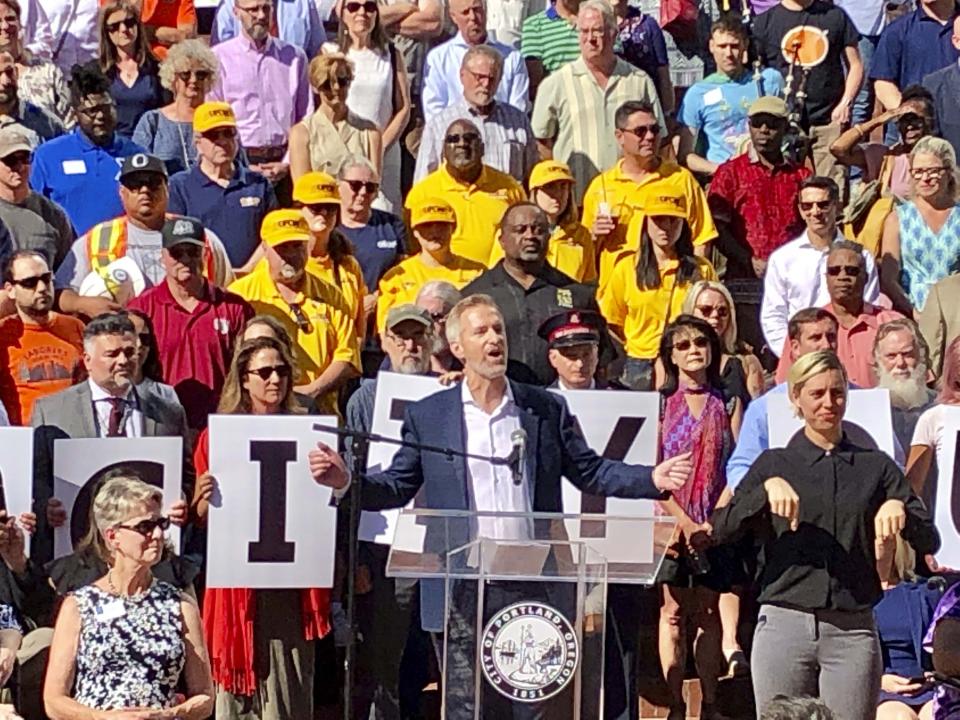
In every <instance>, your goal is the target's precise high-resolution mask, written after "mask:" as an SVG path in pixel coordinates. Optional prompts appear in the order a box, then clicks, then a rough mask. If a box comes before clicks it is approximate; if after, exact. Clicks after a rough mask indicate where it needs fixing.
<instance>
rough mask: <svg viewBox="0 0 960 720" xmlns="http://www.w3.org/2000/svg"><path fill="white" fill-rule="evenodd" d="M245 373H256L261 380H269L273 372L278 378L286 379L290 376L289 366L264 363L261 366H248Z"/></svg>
mask: <svg viewBox="0 0 960 720" xmlns="http://www.w3.org/2000/svg"><path fill="white" fill-rule="evenodd" d="M247 373H248V374H250V375H256V376H257V377H259V378H260V379H261V380H269V379H270V378H271V377H273V374H274V373H276V374H277V377H278V378H280V379H281V380H286V379H287V378H289V377H290V366H289V365H264V366H263V367H258V368H250V369H249V370H247Z"/></svg>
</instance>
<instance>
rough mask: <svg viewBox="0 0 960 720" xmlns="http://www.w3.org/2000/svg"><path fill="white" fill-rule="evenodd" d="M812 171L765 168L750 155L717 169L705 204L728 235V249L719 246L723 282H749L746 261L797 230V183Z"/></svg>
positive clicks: (760, 255) (751, 273)
mask: <svg viewBox="0 0 960 720" xmlns="http://www.w3.org/2000/svg"><path fill="white" fill-rule="evenodd" d="M811 174H812V173H811V172H810V170H809V169H808V168H806V167H803V166H801V165H793V164H791V163H786V162H785V163H783V164H781V165H777V166H776V167H773V168H768V167H767V166H766V165H764V164H763V163H761V162H760V159H759V157H758V156H757V155H756V154H755V153H753V152H747V153H744V154H743V155H739V156H737V157H735V158H733V159H732V160H728V161H727V162H725V163H723V164H722V165H720V167H718V168H717V172H716V174H715V175H714V176H713V180H712V181H711V182H710V190H709V192H708V193H707V203H708V204H709V206H710V212H711V213H712V214H713V217H714V220H716V221H717V225H720V222H721V221H723V225H724V226H726V227H727V228H728V229H729V231H730V232H731V233H732V234H733V238H732V239H733V241H734V242H735V244H736V247H734V248H727V247H726V245H727V243H724V244H723V246H720V248H721V251H722V252H723V254H724V255H726V256H727V259H728V263H727V275H726V278H727V279H743V278H755V277H756V274H755V273H754V271H753V267H752V265H751V263H750V258H751V257H756V258H760V259H761V260H766V259H767V258H768V257H770V253H772V252H773V251H774V250H776V249H777V248H778V247H780V246H781V245H783V244H784V243H786V242H787V241H788V240H792V239H793V238H795V237H796V236H797V235H799V234H800V233H801V232H803V221H802V220H801V218H800V212H799V211H798V210H797V196H798V195H799V193H800V185H801V184H802V183H803V181H804V180H806V179H807V178H808V177H810V175H811Z"/></svg>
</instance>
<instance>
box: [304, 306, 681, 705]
mask: <svg viewBox="0 0 960 720" xmlns="http://www.w3.org/2000/svg"><path fill="white" fill-rule="evenodd" d="M446 333H447V339H448V340H449V342H450V350H451V351H452V352H453V354H454V355H455V356H456V357H457V359H459V360H460V361H461V362H462V363H463V366H464V377H463V382H462V383H461V384H460V385H457V386H454V387H452V388H450V389H448V390H443V391H440V392H438V393H435V394H434V395H431V396H429V397H427V398H425V399H423V400H421V401H419V402H416V403H412V404H411V405H409V406H407V408H406V414H405V418H404V423H403V429H402V438H403V441H404V442H406V443H409V444H410V446H403V447H401V448H400V449H399V450H398V451H397V454H396V455H395V456H394V458H393V462H392V463H391V465H390V467H389V468H388V469H386V470H385V471H383V472H380V473H376V474H373V475H370V476H367V477H365V478H364V480H363V492H362V502H363V507H364V509H367V510H382V509H386V508H397V507H403V506H404V505H406V504H407V503H409V502H410V501H411V500H412V499H413V498H414V496H415V495H417V493H418V492H420V496H419V499H418V505H420V506H422V507H426V508H431V509H443V510H474V511H494V512H531V511H532V512H561V511H562V508H563V506H562V501H561V482H562V478H563V477H566V478H568V479H569V480H570V481H571V482H573V483H574V484H575V485H576V486H577V487H579V488H580V489H581V490H582V491H584V492H588V493H593V494H597V495H611V496H617V497H625V498H650V499H664V498H665V497H666V493H669V492H671V491H672V490H676V489H678V488H680V487H682V486H683V484H684V483H685V482H686V481H687V477H688V476H689V474H690V472H691V462H690V456H689V453H687V454H684V455H678V456H676V457H673V458H670V459H668V460H665V461H664V462H662V463H661V464H660V465H658V466H656V467H655V468H650V467H644V466H640V465H628V464H626V463H622V462H616V461H613V460H607V459H604V458H602V457H600V456H599V455H598V454H597V453H595V452H594V451H593V450H591V449H590V448H589V447H588V446H587V443H586V441H585V440H584V438H583V437H582V435H581V434H580V433H579V431H578V430H577V428H576V422H575V418H574V417H573V416H572V415H571V414H570V412H569V410H568V409H567V405H566V402H565V401H564V400H563V398H562V397H559V396H558V395H556V394H555V393H551V392H549V391H548V390H545V389H542V388H536V387H532V386H530V385H524V384H520V383H515V382H511V381H508V380H507V378H506V369H507V337H506V331H505V328H504V320H503V316H502V315H501V313H500V310H499V309H498V308H497V306H496V304H495V303H494V301H493V299H492V298H490V297H489V296H488V295H472V296H470V297H467V298H465V299H464V300H461V301H460V302H459V303H457V305H456V306H455V307H454V308H453V310H451V311H450V315H449V316H448V318H447V325H446ZM416 444H426V445H432V446H439V447H443V448H449V449H451V450H453V451H457V452H465V453H468V454H469V455H470V456H472V457H470V458H459V457H454V458H450V457H448V456H447V455H445V454H442V453H438V452H430V451H427V450H420V449H417V448H415V447H413V445H416ZM511 453H513V457H515V458H518V460H519V462H516V463H513V464H512V465H509V466H508V465H506V464H499V463H495V462H490V461H489V460H483V459H481V458H491V457H492V458H505V457H507V456H510V455H511ZM310 464H311V471H312V472H313V475H314V477H316V478H319V481H320V482H322V483H323V484H325V485H328V486H330V487H332V488H334V489H340V490H342V489H343V488H345V487H346V486H347V485H348V484H349V482H350V476H349V473H348V472H347V469H346V466H345V464H344V462H343V459H342V458H341V457H340V456H339V455H338V454H337V453H336V452H335V451H334V450H332V449H331V448H329V447H326V446H323V445H321V450H320V452H319V453H314V454H312V456H311V463H310ZM421 487H422V488H423V489H422V491H421ZM531 524H532V523H528V522H527V521H526V520H525V519H522V518H482V519H480V520H479V523H478V525H479V526H478V527H477V535H478V537H487V538H495V539H524V538H526V537H530V535H528V534H526V527H527V526H529V525H531ZM421 614H422V618H423V627H424V629H425V630H431V631H439V630H441V629H442V627H443V587H442V583H439V582H436V583H434V582H430V583H428V582H426V581H424V582H422V583H421ZM448 660H449V658H448ZM464 660H465V662H466V663H467V664H470V665H472V663H473V658H464ZM458 664H459V663H458ZM449 678H450V669H449V668H448V681H449ZM471 687H472V684H471ZM463 692H464V694H465V696H468V697H465V698H464V702H465V704H466V705H471V706H472V697H473V695H472V689H471V688H470V687H464V688H463ZM483 705H484V710H487V709H488V708H487V702H486V700H484V702H483ZM517 709H518V708H514V711H515V712H514V715H515V716H516V710H517ZM523 710H524V712H522V713H521V715H522V716H523V717H540V716H545V715H541V712H545V711H546V708H542V709H541V711H538V710H537V709H536V706H527V708H524V709H523ZM447 713H448V714H447V717H448V718H452V717H460V711H459V710H458V709H456V708H453V707H447ZM547 714H550V713H547ZM485 715H486V716H488V717H494V716H493V715H492V714H490V713H485ZM550 716H551V717H554V716H553V715H552V714H550ZM469 717H472V713H471V714H470V715H469ZM500 717H510V715H509V714H507V715H501V716H500Z"/></svg>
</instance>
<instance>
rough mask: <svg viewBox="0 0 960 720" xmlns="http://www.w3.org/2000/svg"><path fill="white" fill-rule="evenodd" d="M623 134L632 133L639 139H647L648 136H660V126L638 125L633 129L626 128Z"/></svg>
mask: <svg viewBox="0 0 960 720" xmlns="http://www.w3.org/2000/svg"><path fill="white" fill-rule="evenodd" d="M623 132H625V133H630V134H631V135H633V136H634V137H637V138H641V139H642V138H645V137H646V136H647V135H654V136H656V135H659V134H660V126H659V125H657V124H656V123H654V124H653V125H637V126H636V127H632V128H624V129H623Z"/></svg>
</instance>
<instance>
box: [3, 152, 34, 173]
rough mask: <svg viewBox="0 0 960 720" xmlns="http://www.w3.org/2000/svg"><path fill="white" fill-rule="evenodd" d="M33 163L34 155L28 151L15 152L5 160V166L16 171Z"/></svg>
mask: <svg viewBox="0 0 960 720" xmlns="http://www.w3.org/2000/svg"><path fill="white" fill-rule="evenodd" d="M32 161H33V155H31V154H30V153H29V152H28V151H26V150H21V151H20V152H15V153H12V154H10V155H7V156H6V157H5V158H3V164H4V165H6V166H7V167H8V168H11V169H14V168H18V167H23V166H24V165H29V164H30V163H31V162H32Z"/></svg>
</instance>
